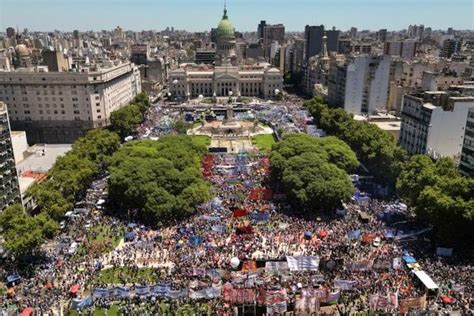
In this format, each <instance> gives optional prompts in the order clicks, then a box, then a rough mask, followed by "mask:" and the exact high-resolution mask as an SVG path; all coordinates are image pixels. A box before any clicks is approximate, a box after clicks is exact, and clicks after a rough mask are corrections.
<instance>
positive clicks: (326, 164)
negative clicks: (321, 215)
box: [270, 134, 359, 210]
mask: <svg viewBox="0 0 474 316" xmlns="http://www.w3.org/2000/svg"><path fill="white" fill-rule="evenodd" d="M270 162H271V167H272V172H273V176H274V177H275V179H276V180H277V181H279V182H281V184H282V185H283V187H284V188H285V190H286V191H287V192H288V196H289V198H290V201H291V202H293V204H295V205H296V206H298V207H302V208H305V209H312V210H333V209H334V208H336V207H337V206H338V205H339V204H340V201H341V200H342V201H345V200H348V199H349V198H350V197H351V196H352V193H353V186H352V183H351V180H350V178H349V175H348V174H347V172H348V171H351V170H353V169H355V168H356V167H357V166H358V164H359V163H358V161H357V158H356V156H355V154H354V152H353V151H352V150H351V149H350V148H349V146H347V144H345V143H344V142H343V141H341V140H338V139H336V138H335V137H326V138H314V137H311V136H309V135H306V134H288V135H285V136H284V137H283V140H282V141H281V142H279V143H277V144H275V145H274V146H273V148H272V152H271V154H270Z"/></svg>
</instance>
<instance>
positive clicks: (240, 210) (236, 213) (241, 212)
mask: <svg viewBox="0 0 474 316" xmlns="http://www.w3.org/2000/svg"><path fill="white" fill-rule="evenodd" d="M232 213H233V216H234V217H243V216H247V210H245V209H243V208H236V209H235V210H233V212H232Z"/></svg>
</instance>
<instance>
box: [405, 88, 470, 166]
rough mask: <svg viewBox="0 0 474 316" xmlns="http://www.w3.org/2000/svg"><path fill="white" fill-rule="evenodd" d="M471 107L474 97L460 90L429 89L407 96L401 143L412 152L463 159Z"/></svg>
mask: <svg viewBox="0 0 474 316" xmlns="http://www.w3.org/2000/svg"><path fill="white" fill-rule="evenodd" d="M472 108H474V97H472V96H462V95H459V93H455V94H451V93H450V92H444V91H427V92H424V93H423V94H408V95H404V97H403V105H402V112H401V118H402V124H401V130H400V140H399V142H400V145H401V146H402V147H403V148H405V150H406V151H407V152H408V153H410V154H428V155H430V156H431V157H433V158H439V157H451V158H455V159H460V158H461V152H462V148H463V143H464V136H465V128H466V121H467V119H468V113H469V112H470V110H471V109H472ZM469 144H470V143H469Z"/></svg>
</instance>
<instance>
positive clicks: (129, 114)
mask: <svg viewBox="0 0 474 316" xmlns="http://www.w3.org/2000/svg"><path fill="white" fill-rule="evenodd" d="M149 107H150V100H149V98H148V96H147V95H146V94H145V93H140V94H138V95H137V96H136V97H135V98H134V99H133V101H132V102H131V103H130V104H129V105H126V106H124V107H121V108H120V109H118V110H115V111H113V112H112V113H111V114H110V125H111V129H112V130H113V131H115V132H117V133H118V134H119V135H120V137H122V138H124V137H126V136H128V135H130V134H132V133H133V132H134V131H135V130H136V128H137V127H138V126H140V124H141V123H142V122H143V121H144V120H145V113H146V111H147V110H148V108H149Z"/></svg>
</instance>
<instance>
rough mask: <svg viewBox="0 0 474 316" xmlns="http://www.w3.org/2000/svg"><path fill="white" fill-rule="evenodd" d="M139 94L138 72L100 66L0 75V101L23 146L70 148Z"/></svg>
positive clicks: (120, 66) (130, 66)
mask: <svg viewBox="0 0 474 316" xmlns="http://www.w3.org/2000/svg"><path fill="white" fill-rule="evenodd" d="M140 92H141V82H140V73H139V70H138V68H137V67H136V66H135V65H134V64H132V63H129V62H125V63H122V62H119V61H116V62H110V61H108V62H106V63H105V64H102V65H101V66H100V67H99V66H98V65H96V66H91V67H89V68H80V69H79V71H76V72H72V71H69V72H49V71H48V68H47V67H44V66H38V67H34V68H19V69H17V70H14V71H5V72H2V71H0V101H3V102H5V103H6V104H7V105H8V111H9V115H10V122H11V125H12V128H13V129H16V130H24V131H26V133H27V137H28V142H29V143H30V144H32V143H71V142H73V141H74V140H76V139H77V138H79V137H81V136H83V135H84V134H85V133H86V132H87V130H89V129H92V128H96V127H102V126H107V125H109V124H110V113H111V112H112V111H114V110H117V109H119V108H120V107H122V106H124V105H126V104H128V103H129V102H130V101H131V100H132V99H133V98H134V97H135V96H136V95H137V94H138V93H140Z"/></svg>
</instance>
